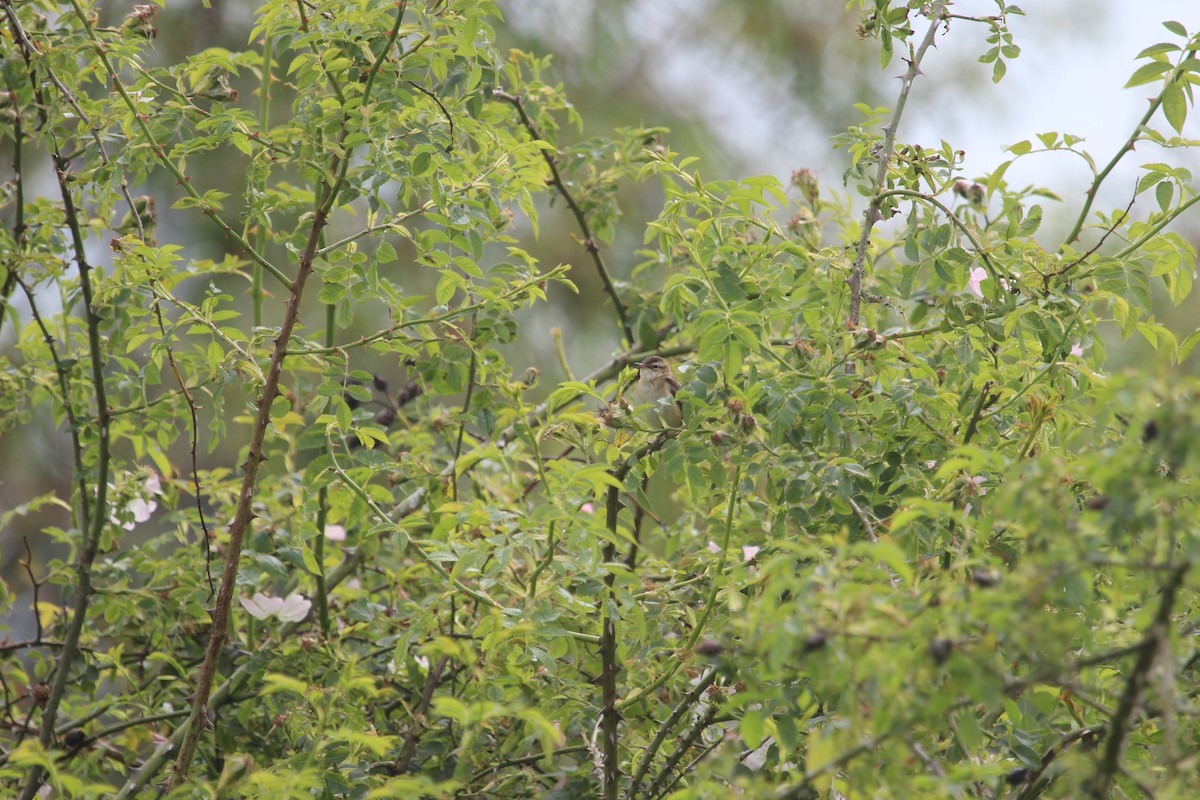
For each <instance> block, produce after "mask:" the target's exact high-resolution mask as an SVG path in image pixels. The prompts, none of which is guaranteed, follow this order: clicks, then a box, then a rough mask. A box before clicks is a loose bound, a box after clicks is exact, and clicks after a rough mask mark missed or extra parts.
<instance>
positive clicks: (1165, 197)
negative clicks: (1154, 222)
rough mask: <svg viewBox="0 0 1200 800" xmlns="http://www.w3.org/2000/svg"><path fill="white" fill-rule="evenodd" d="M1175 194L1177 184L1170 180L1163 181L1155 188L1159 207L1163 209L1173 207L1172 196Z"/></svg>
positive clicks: (1155, 196)
mask: <svg viewBox="0 0 1200 800" xmlns="http://www.w3.org/2000/svg"><path fill="white" fill-rule="evenodd" d="M1174 196H1175V184H1173V183H1171V182H1170V181H1163V182H1161V183H1160V184H1158V186H1157V187H1155V189H1154V199H1155V200H1157V201H1158V207H1159V208H1161V209H1162V210H1163V211H1167V210H1168V209H1170V208H1171V198H1172V197H1174Z"/></svg>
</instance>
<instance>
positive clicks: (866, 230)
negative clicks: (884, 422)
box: [847, 0, 946, 369]
mask: <svg viewBox="0 0 1200 800" xmlns="http://www.w3.org/2000/svg"><path fill="white" fill-rule="evenodd" d="M929 17H930V19H932V20H933V21H932V22H931V23H930V24H929V30H928V31H927V32H926V33H925V38H924V39H923V40H922V41H921V44H920V46H918V47H917V50H916V52H915V53H914V54H913V57H912V60H911V61H909V63H908V70H907V71H906V72H905V73H904V74H903V75H902V76H900V80H901V85H900V96H899V98H898V99H897V100H896V111H895V112H894V113H893V114H892V121H891V123H890V124H888V126H887V127H886V128H884V134H883V142H882V144H881V145H880V150H879V169H878V171H877V172H876V174H875V183H874V186H872V188H871V202H870V204H869V205H868V206H867V210H866V211H865V212H864V213H863V227H862V235H861V236H860V237H859V240H858V247H857V248H856V249H855V253H854V266H853V267H852V268H851V272H850V279H849V283H850V313H849V318H848V319H847V324H848V326H849V327H850V329H851V330H854V329H857V328H858V326H859V318H860V313H861V308H862V292H863V289H862V285H863V277H864V274H865V272H866V262H867V248H868V247H869V246H870V244H871V230H872V228H874V227H875V223H876V222H879V221H880V220H881V219H882V214H881V213H880V211H879V206H880V201H881V199H882V197H883V195H884V188H885V187H886V186H887V174H888V167H889V166H890V165H891V161H892V154H893V153H894V152H895V149H896V130H897V129H898V128H899V126H900V117H901V116H902V115H903V114H904V106H905V104H906V103H907V102H908V93H909V91H911V90H912V85H913V81H915V80H916V78H917V76H918V75H920V74H921V59H922V58H923V57H924V55H925V51H926V50H928V49H929V48H930V46H932V45H933V39H934V37H935V36H936V35H937V31H938V28H939V27H941V25H942V23H943V22H944V21H945V17H946V2H945V0H938V2H936V3H935V4H934V6H933V8H932V9H931V10H930V12H929ZM847 369H853V363H851V364H849V365H848V366H847Z"/></svg>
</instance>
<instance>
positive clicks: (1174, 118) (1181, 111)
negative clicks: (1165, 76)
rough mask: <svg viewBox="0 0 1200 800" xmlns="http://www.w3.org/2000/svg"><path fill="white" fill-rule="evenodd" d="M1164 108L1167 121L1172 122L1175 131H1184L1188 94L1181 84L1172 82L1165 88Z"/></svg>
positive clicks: (1163, 96) (1163, 95) (1163, 94)
mask: <svg viewBox="0 0 1200 800" xmlns="http://www.w3.org/2000/svg"><path fill="white" fill-rule="evenodd" d="M1162 108H1163V114H1164V115H1165V116H1166V118H1167V122H1169V123H1171V127H1172V128H1174V129H1175V132H1176V133H1183V123H1184V121H1186V120H1187V95H1185V94H1184V92H1183V87H1182V86H1181V85H1180V84H1178V83H1172V84H1171V85H1169V86H1168V87H1167V88H1165V89H1163V93H1162Z"/></svg>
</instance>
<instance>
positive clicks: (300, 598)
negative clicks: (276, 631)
mask: <svg viewBox="0 0 1200 800" xmlns="http://www.w3.org/2000/svg"><path fill="white" fill-rule="evenodd" d="M311 610H312V601H311V600H309V599H308V598H306V597H305V596H304V595H302V594H296V593H294V592H293V593H292V594H289V595H288V596H287V599H286V600H284V601H283V607H282V608H281V609H279V613H278V614H277V615H276V616H278V617H279V618H280V619H281V620H283V621H284V622H299V621H300V620H302V619H304V618H305V617H307V616H308V612H309V611H311Z"/></svg>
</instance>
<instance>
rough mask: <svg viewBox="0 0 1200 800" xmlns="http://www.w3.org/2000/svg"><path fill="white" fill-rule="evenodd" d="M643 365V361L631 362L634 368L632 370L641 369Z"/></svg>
mask: <svg viewBox="0 0 1200 800" xmlns="http://www.w3.org/2000/svg"><path fill="white" fill-rule="evenodd" d="M644 363H645V362H644V361H635V362H633V367H634V369H641V368H642V364H644Z"/></svg>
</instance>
